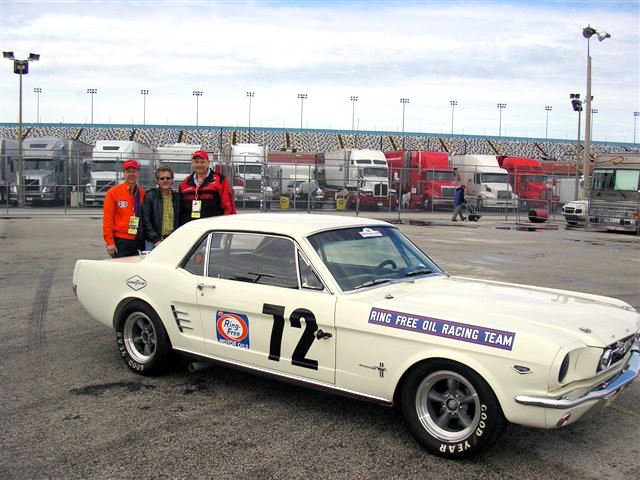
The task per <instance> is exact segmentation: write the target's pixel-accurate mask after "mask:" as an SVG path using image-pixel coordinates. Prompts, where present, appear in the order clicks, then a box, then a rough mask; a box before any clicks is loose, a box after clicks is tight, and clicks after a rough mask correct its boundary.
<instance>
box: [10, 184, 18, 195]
mask: <svg viewBox="0 0 640 480" xmlns="http://www.w3.org/2000/svg"><path fill="white" fill-rule="evenodd" d="M11 193H18V187H17V186H15V185H11Z"/></svg>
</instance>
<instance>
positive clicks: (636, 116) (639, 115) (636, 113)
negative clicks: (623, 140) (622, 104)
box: [633, 112, 640, 143]
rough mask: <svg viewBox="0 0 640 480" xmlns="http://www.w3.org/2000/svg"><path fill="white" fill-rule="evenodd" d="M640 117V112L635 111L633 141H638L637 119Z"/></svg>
mask: <svg viewBox="0 0 640 480" xmlns="http://www.w3.org/2000/svg"><path fill="white" fill-rule="evenodd" d="M638 117H640V112H633V143H638V142H637V141H636V120H638Z"/></svg>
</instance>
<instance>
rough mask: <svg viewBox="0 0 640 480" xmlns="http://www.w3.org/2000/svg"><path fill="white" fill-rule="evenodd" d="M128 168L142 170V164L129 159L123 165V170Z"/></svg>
mask: <svg viewBox="0 0 640 480" xmlns="http://www.w3.org/2000/svg"><path fill="white" fill-rule="evenodd" d="M127 168H135V169H136V170H140V166H139V165H138V162H136V161H135V160H127V161H126V162H124V164H123V165H122V170H126V169H127Z"/></svg>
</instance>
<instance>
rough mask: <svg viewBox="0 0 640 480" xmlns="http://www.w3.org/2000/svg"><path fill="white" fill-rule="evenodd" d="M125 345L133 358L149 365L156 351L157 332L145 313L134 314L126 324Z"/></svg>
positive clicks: (124, 332) (124, 331)
mask: <svg viewBox="0 0 640 480" xmlns="http://www.w3.org/2000/svg"><path fill="white" fill-rule="evenodd" d="M123 336H124V344H125V348H126V349H127V352H128V353H129V355H130V356H131V358H132V359H133V360H134V361H136V362H138V363H142V364H144V363H147V362H149V360H151V359H152V358H153V355H154V353H155V351H156V330H155V328H154V326H153V322H152V321H151V319H150V318H149V317H148V316H147V315H146V314H145V313H143V312H133V313H132V314H131V315H129V316H128V317H127V319H126V320H125V322H124V329H123Z"/></svg>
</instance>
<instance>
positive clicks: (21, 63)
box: [2, 52, 40, 207]
mask: <svg viewBox="0 0 640 480" xmlns="http://www.w3.org/2000/svg"><path fill="white" fill-rule="evenodd" d="M2 56H3V57H4V58H6V59H9V60H12V61H13V73H15V74H17V75H19V76H20V94H19V96H18V169H17V170H18V171H17V172H16V188H17V192H18V207H24V189H23V188H21V187H22V185H24V175H23V174H22V172H23V168H22V162H23V160H24V159H23V158H22V75H27V74H28V73H29V62H37V61H38V60H40V54H38V53H30V54H29V57H27V59H26V60H18V59H17V58H16V57H15V55H14V54H13V52H2Z"/></svg>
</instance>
